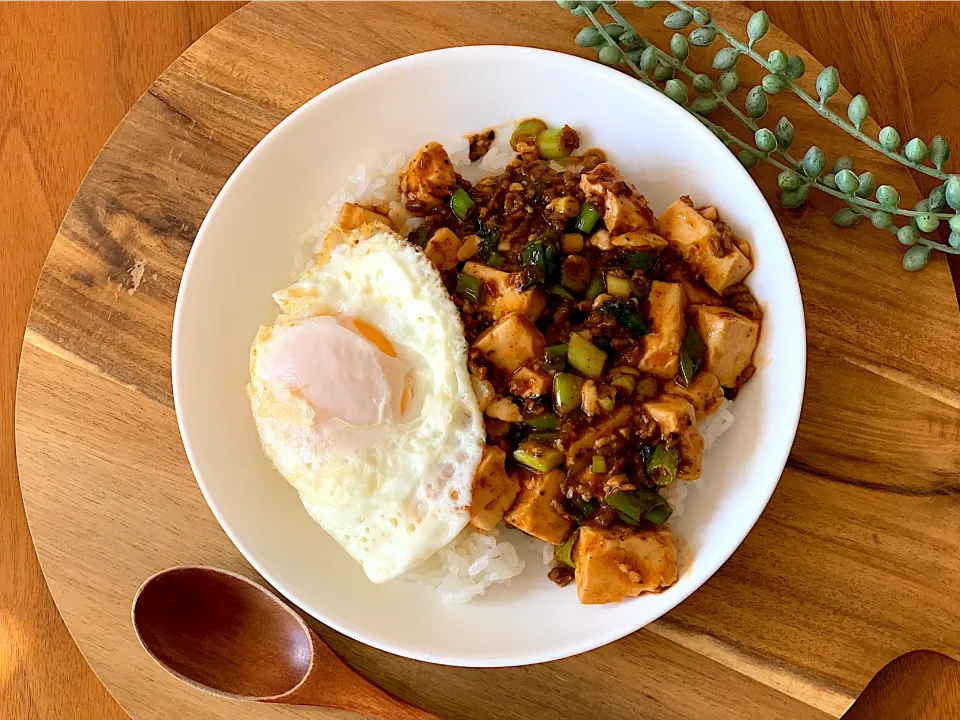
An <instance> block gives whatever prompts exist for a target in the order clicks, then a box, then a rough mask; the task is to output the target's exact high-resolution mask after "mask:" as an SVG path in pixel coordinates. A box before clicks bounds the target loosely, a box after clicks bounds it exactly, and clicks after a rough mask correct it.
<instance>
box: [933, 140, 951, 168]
mask: <svg viewBox="0 0 960 720" xmlns="http://www.w3.org/2000/svg"><path fill="white" fill-rule="evenodd" d="M949 159H950V143H948V142H947V141H946V140H944V139H943V138H942V137H940V136H939V135H937V136H936V137H935V138H934V139H933V140H931V141H930V161H931V162H932V163H933V164H934V165H936V166H937V170H943V166H944V165H946V164H947V160H949Z"/></svg>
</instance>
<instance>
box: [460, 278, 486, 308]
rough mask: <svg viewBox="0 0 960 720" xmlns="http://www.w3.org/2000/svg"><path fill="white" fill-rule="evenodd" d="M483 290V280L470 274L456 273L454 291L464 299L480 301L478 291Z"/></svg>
mask: <svg viewBox="0 0 960 720" xmlns="http://www.w3.org/2000/svg"><path fill="white" fill-rule="evenodd" d="M482 291H483V281H482V280H479V279H477V278H475V277H473V276H472V275H466V274H464V273H457V290H456V293H457V295H459V296H460V297H462V298H463V299H464V300H469V301H470V302H475V303H476V302H480V293H481V292H482Z"/></svg>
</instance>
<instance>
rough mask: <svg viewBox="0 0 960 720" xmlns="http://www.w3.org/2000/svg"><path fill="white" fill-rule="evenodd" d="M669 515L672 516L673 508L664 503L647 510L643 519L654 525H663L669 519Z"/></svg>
mask: <svg viewBox="0 0 960 720" xmlns="http://www.w3.org/2000/svg"><path fill="white" fill-rule="evenodd" d="M671 515H673V508H672V507H670V506H669V505H668V504H666V503H664V504H663V505H660V506H659V507H655V508H651V509H650V510H647V513H646V515H644V516H643V517H644V518H646V519H647V520H649V521H650V522H652V523H653V524H654V525H663V524H664V523H665V522H666V521H667V520H669V519H670V516H671Z"/></svg>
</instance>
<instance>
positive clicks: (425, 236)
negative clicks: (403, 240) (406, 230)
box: [407, 225, 430, 247]
mask: <svg viewBox="0 0 960 720" xmlns="http://www.w3.org/2000/svg"><path fill="white" fill-rule="evenodd" d="M407 239H408V240H409V241H410V242H412V243H413V244H414V245H419V246H420V247H425V246H426V244H427V241H428V240H429V239H430V234H429V233H428V232H427V227H426V225H421V226H420V227H418V228H417V229H416V230H415V231H414V232H412V233H411V234H410V235H409V236H408V237H407Z"/></svg>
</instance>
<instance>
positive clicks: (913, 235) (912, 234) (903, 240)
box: [897, 225, 920, 245]
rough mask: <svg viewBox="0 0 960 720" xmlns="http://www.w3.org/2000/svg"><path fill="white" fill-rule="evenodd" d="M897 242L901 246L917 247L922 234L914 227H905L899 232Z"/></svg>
mask: <svg viewBox="0 0 960 720" xmlns="http://www.w3.org/2000/svg"><path fill="white" fill-rule="evenodd" d="M897 240H899V241H900V244H901V245H916V244H917V243H918V242H919V241H920V233H918V232H917V229H916V228H915V227H913V225H904V226H903V227H902V228H900V229H899V230H897Z"/></svg>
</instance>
